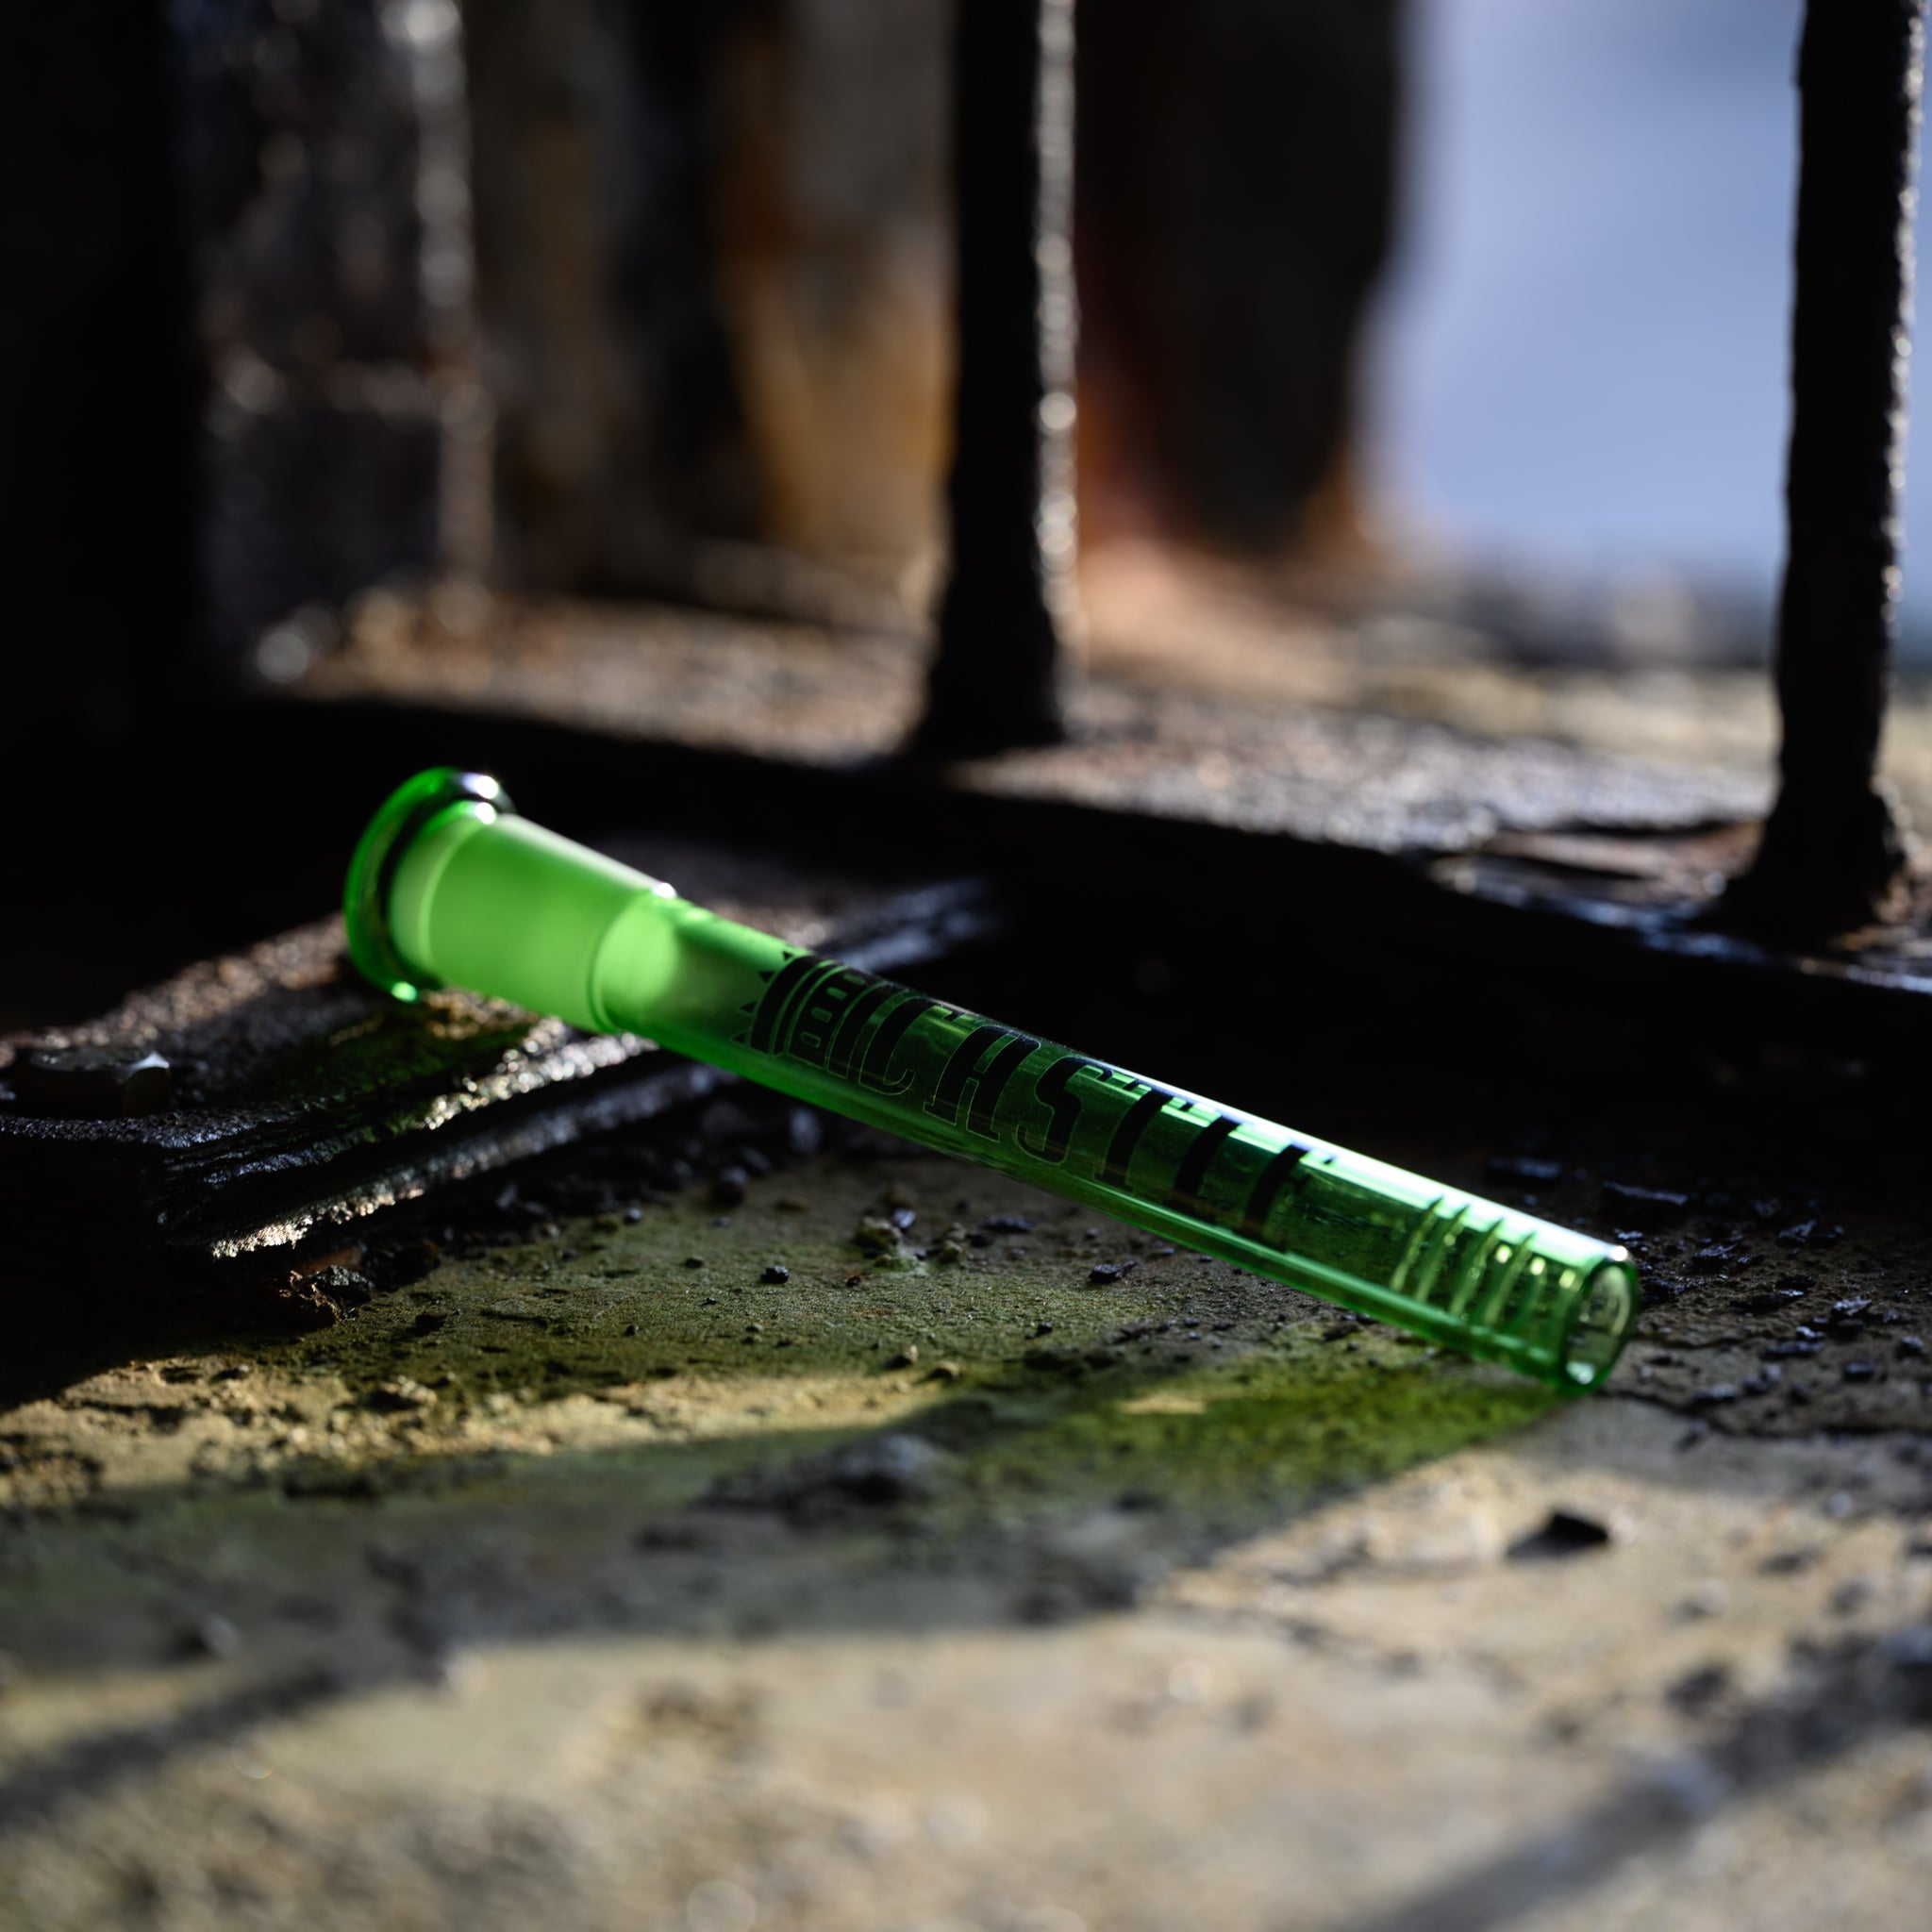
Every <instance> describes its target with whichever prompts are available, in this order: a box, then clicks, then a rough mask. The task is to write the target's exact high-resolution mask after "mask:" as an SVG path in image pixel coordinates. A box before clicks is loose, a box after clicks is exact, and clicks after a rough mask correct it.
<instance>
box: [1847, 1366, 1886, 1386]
mask: <svg viewBox="0 0 1932 1932" xmlns="http://www.w3.org/2000/svg"><path fill="white" fill-rule="evenodd" d="M1877 1376H1878V1364H1877V1363H1876V1362H1847V1363H1846V1364H1845V1366H1844V1377H1845V1380H1846V1381H1847V1382H1872V1381H1875V1380H1876V1379H1877Z"/></svg>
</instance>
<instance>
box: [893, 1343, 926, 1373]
mask: <svg viewBox="0 0 1932 1932" xmlns="http://www.w3.org/2000/svg"><path fill="white" fill-rule="evenodd" d="M918 1359H919V1344H918V1342H916V1341H908V1343H907V1344H906V1346H905V1347H904V1348H902V1349H901V1350H900V1351H899V1352H898V1354H897V1355H895V1356H892V1357H890V1358H889V1359H888V1361H887V1363H886V1366H887V1368H889V1369H909V1368H910V1367H911V1366H912V1365H913V1363H914V1362H916V1361H917V1360H918Z"/></svg>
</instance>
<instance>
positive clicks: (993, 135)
mask: <svg viewBox="0 0 1932 1932" xmlns="http://www.w3.org/2000/svg"><path fill="white" fill-rule="evenodd" d="M1043 18H1044V19H1045V20H1047V21H1048V22H1052V23H1055V24H1056V25H1058V27H1059V29H1060V30H1062V31H1070V30H1071V15H1070V9H1069V8H1068V5H1067V0H956V6H955V22H954V29H953V109H952V116H953V207H954V224H955V228H954V232H955V238H956V247H957V251H958V287H957V314H958V380H957V387H956V390H955V394H954V407H953V423H954V430H953V437H954V441H953V467H952V474H951V477H950V480H949V482H948V486H947V505H948V509H949V512H950V516H951V523H952V548H953V555H952V569H951V575H950V577H949V579H948V581H947V584H946V589H945V593H944V595H943V597H942V598H941V604H940V612H939V647H938V652H937V655H936V656H935V658H934V659H933V667H932V673H931V677H930V680H929V683H928V687H927V693H926V712H925V717H924V721H923V722H922V724H920V727H919V730H918V733H917V735H916V737H915V740H914V749H915V751H917V752H920V753H923V754H925V755H927V756H931V757H941V758H945V757H960V756H970V755H972V754H974V753H976V752H986V751H996V750H1000V749H1003V748H1004V747H1006V746H1008V745H1014V744H1039V743H1045V742H1049V741H1053V740H1055V739H1057V738H1058V737H1059V736H1060V722H1059V704H1058V695H1057V692H1056V690H1055V676H1054V673H1055V665H1056V660H1057V658H1058V651H1059V637H1058V626H1057V625H1056V622H1055V616H1054V610H1053V598H1052V589H1053V583H1052V566H1053V560H1052V558H1050V556H1049V551H1048V548H1047V547H1045V546H1043V544H1042V541H1041V537H1042V530H1041V506H1042V496H1043V493H1044V489H1043V486H1044V475H1043V463H1042V458H1043V452H1044V449H1045V447H1046V443H1045V439H1044V436H1043V432H1042V426H1041V425H1042V405H1043V404H1045V403H1046V402H1047V399H1048V396H1049V394H1052V395H1053V396H1054V397H1055V398H1056V404H1057V408H1058V410H1059V411H1060V412H1061V413H1065V412H1066V411H1067V409H1068V407H1069V406H1068V405H1067V404H1065V403H1060V402H1058V398H1061V397H1064V396H1066V395H1067V393H1068V391H1067V390H1066V389H1065V388H1063V387H1060V386H1058V385H1057V384H1056V382H1055V381H1054V380H1053V379H1052V378H1053V377H1054V375H1056V374H1057V372H1056V371H1055V370H1054V369H1053V368H1052V367H1051V366H1050V365H1051V364H1052V362H1053V361H1055V360H1057V359H1062V358H1061V357H1060V355H1059V351H1060V349H1061V346H1062V345H1061V343H1059V342H1058V341H1056V340H1055V338H1056V337H1057V336H1058V337H1067V336H1069V335H1070V334H1071V314H1070V313H1068V314H1066V315H1064V316H1056V315H1054V314H1053V313H1051V312H1048V313H1046V314H1044V315H1043V313H1042V302H1041V296H1042V292H1043V290H1042V267H1041V256H1042V253H1043V252H1045V253H1047V254H1048V259H1049V262H1050V263H1051V262H1053V261H1054V259H1055V258H1054V256H1053V254H1052V253H1051V251H1052V250H1053V248H1054V247H1055V244H1056V243H1057V244H1058V251H1059V254H1060V255H1061V256H1064V254H1065V251H1066V238H1065V235H1064V233H1059V234H1057V235H1056V234H1048V235H1047V236H1046V238H1045V239H1046V242H1047V249H1046V250H1045V251H1043V250H1042V248H1041V240H1042V223H1041V207H1042V195H1041V186H1042V167H1041V159H1042V157H1041V105H1042V89H1041V76H1042V65H1043V63H1042V58H1041V51H1042V49H1041V26H1042V19H1043ZM1065 131H1066V132H1068V133H1069V134H1070V131H1071V130H1070V129H1068V130H1065ZM1049 159H1050V162H1051V163H1052V165H1050V166H1049V168H1048V170H1047V173H1046V176H1045V178H1046V179H1047V181H1048V183H1049V185H1050V184H1051V182H1052V180H1053V178H1054V176H1055V173H1056V170H1058V175H1059V177H1060V178H1062V179H1064V178H1065V174H1066V169H1067V167H1068V165H1070V163H1069V162H1068V161H1066V160H1065V159H1061V158H1058V157H1049ZM1045 279H1046V281H1047V283H1048V284H1049V285H1050V284H1051V283H1052V282H1054V281H1056V280H1058V282H1061V283H1066V284H1069V286H1070V276H1069V275H1068V274H1067V273H1066V266H1065V265H1064V264H1062V265H1060V266H1059V267H1058V272H1052V271H1050V272H1049V273H1048V275H1046V277H1045ZM1069 299H1070V298H1069V297H1068V296H1066V295H1062V296H1061V302H1062V304H1063V305H1064V304H1065V303H1066V302H1067V301H1068V300H1069ZM1052 413H1053V412H1052V411H1049V412H1048V414H1049V415H1051V414H1052ZM1066 426H1067V425H1066V424H1065V423H1060V424H1059V425H1058V429H1057V430H1056V432H1055V433H1057V434H1059V435H1062V436H1063V435H1064V431H1065V428H1066ZM1068 536H1069V538H1070V536H1071V532H1070V531H1069V532H1068Z"/></svg>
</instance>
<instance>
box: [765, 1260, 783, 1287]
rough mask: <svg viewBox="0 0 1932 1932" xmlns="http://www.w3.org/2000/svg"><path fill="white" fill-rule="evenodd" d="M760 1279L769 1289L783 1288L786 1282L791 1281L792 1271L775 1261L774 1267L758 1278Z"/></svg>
mask: <svg viewBox="0 0 1932 1932" xmlns="http://www.w3.org/2000/svg"><path fill="white" fill-rule="evenodd" d="M758 1279H759V1280H760V1281H762V1282H763V1283H764V1284H765V1286H766V1287H767V1288H782V1287H783V1286H784V1285H785V1283H786V1282H788V1281H790V1280H791V1269H789V1268H787V1267H784V1266H783V1265H782V1264H780V1263H779V1262H776V1261H774V1262H773V1263H772V1265H771V1266H770V1267H769V1268H767V1269H766V1270H765V1271H764V1273H763V1274H760V1275H759V1276H758Z"/></svg>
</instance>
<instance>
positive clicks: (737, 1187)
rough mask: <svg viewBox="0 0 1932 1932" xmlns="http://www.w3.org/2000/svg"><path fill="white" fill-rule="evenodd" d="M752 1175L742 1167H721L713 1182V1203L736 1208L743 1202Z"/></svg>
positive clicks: (716, 1206) (713, 1204) (715, 1205)
mask: <svg viewBox="0 0 1932 1932" xmlns="http://www.w3.org/2000/svg"><path fill="white" fill-rule="evenodd" d="M750 1180H751V1176H750V1175H749V1174H746V1173H745V1171H744V1169H743V1168H741V1167H721V1168H720V1169H719V1170H718V1173H717V1174H716V1176H715V1177H714V1178H713V1180H712V1182H711V1205H712V1206H713V1207H715V1208H736V1207H738V1206H739V1205H740V1203H741V1202H742V1201H743V1199H744V1196H745V1191H746V1188H747V1185H748V1183H749V1182H750Z"/></svg>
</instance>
